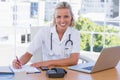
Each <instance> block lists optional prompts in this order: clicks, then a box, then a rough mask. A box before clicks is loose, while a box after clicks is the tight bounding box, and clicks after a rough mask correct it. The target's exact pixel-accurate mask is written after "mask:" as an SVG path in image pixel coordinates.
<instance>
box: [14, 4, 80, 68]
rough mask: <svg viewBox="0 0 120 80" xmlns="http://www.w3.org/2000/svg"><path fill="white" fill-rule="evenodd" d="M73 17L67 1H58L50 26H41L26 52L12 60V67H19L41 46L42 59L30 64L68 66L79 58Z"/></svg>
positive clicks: (78, 43) (78, 44)
mask: <svg viewBox="0 0 120 80" xmlns="http://www.w3.org/2000/svg"><path fill="white" fill-rule="evenodd" d="M73 26H74V18H73V13H72V9H71V6H70V5H69V4H68V3H67V2H60V3H58V5H57V6H56V8H55V12H54V20H53V26H52V27H43V28H41V29H40V30H39V32H38V33H37V34H36V36H35V37H34V39H33V41H32V43H31V44H30V46H29V47H28V50H27V52H26V53H25V54H24V55H23V56H21V57H20V59H19V60H17V59H15V60H14V61H13V67H14V68H21V65H24V64H26V63H27V62H28V61H29V60H30V59H31V57H32V55H34V54H35V51H36V50H37V49H39V48H42V54H43V61H42V62H36V63H33V64H31V66H34V67H41V66H70V65H75V64H77V62H78V59H79V52H80V34H79V32H78V31H77V30H75V29H73V28H72V27H73Z"/></svg>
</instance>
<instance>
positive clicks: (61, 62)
mask: <svg viewBox="0 0 120 80" xmlns="http://www.w3.org/2000/svg"><path fill="white" fill-rule="evenodd" d="M78 60H79V54H78V53H72V54H71V55H70V57H69V58H64V59H58V60H49V61H43V62H37V63H33V64H31V65H32V66H34V67H40V66H71V65H76V64H77V63H78Z"/></svg>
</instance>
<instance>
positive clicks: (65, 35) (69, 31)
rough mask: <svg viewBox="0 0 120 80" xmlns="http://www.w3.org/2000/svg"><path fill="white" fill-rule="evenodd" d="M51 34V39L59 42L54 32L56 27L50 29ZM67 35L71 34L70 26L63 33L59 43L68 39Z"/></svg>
mask: <svg viewBox="0 0 120 80" xmlns="http://www.w3.org/2000/svg"><path fill="white" fill-rule="evenodd" d="M51 33H53V39H54V38H55V39H57V40H59V37H58V34H57V31H56V26H53V27H51ZM69 34H71V27H70V26H69V27H68V28H67V30H66V31H65V33H64V35H63V37H62V40H61V41H64V40H65V39H66V38H67V37H68V35H69Z"/></svg>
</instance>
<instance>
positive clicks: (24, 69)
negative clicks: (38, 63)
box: [10, 65, 40, 73]
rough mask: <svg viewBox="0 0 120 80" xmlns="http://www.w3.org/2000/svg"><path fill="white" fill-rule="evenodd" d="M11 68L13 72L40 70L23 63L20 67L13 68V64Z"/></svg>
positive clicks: (36, 71)
mask: <svg viewBox="0 0 120 80" xmlns="http://www.w3.org/2000/svg"><path fill="white" fill-rule="evenodd" d="M10 68H11V70H12V71H13V72H23V71H25V72H26V73H40V70H38V69H37V68H35V67H32V66H30V65H23V66H22V68H21V69H15V68H13V66H10Z"/></svg>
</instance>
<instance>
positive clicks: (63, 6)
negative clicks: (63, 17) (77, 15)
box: [53, 2, 75, 27]
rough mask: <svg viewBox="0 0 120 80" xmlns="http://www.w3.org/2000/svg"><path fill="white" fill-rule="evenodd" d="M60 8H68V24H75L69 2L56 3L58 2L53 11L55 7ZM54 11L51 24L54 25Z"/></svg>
mask: <svg viewBox="0 0 120 80" xmlns="http://www.w3.org/2000/svg"><path fill="white" fill-rule="evenodd" d="M61 8H66V9H69V11H70V14H71V16H72V19H71V23H70V25H69V26H71V27H73V26H74V25H75V20H74V17H73V12H72V8H71V6H70V4H69V3H67V2H60V3H58V4H57V5H56V7H55V11H56V10H57V9H61ZM55 11H54V15H53V25H56V23H55Z"/></svg>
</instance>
